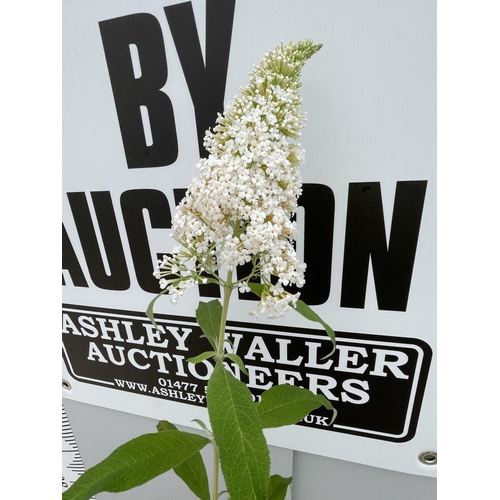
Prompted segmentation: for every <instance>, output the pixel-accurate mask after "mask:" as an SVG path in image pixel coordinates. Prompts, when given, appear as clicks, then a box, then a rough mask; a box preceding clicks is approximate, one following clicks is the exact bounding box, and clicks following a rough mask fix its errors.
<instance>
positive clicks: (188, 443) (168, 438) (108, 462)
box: [62, 430, 210, 500]
mask: <svg viewBox="0 0 500 500" xmlns="http://www.w3.org/2000/svg"><path fill="white" fill-rule="evenodd" d="M208 443H210V440H209V439H207V438H205V437H203V436H198V435H197V434H190V433H187V432H181V431H174V430H172V431H162V432H158V433H155V434H144V435H142V436H139V437H137V438H135V439H132V440H131V441H128V442H127V443H125V444H123V445H122V446H120V447H118V448H117V449H116V450H115V451H113V452H112V453H111V455H109V456H108V457H107V458H105V459H104V460H103V461H102V462H100V463H98V464H97V465H95V466H94V467H91V468H90V469H88V470H87V471H86V472H85V473H84V474H83V475H82V476H80V477H79V478H78V479H77V480H76V481H75V483H74V484H73V485H72V486H71V488H69V489H68V490H66V491H65V492H64V493H63V495H62V500H88V499H89V498H91V497H92V496H94V495H96V494H97V493H101V492H103V491H109V492H112V493H117V492H120V491H126V490H130V489H131V488H135V487H136V486H140V485H141V484H144V483H146V482H148V481H150V480H151V479H153V478H155V477H156V476H159V475H160V474H163V473H164V472H166V471H168V470H170V469H172V468H174V467H177V466H178V465H180V464H181V463H183V462H185V461H186V460H187V459H188V458H189V457H191V456H192V455H194V454H195V453H197V452H198V451H200V450H201V449H202V448H203V447H204V446H205V445H207V444H208Z"/></svg>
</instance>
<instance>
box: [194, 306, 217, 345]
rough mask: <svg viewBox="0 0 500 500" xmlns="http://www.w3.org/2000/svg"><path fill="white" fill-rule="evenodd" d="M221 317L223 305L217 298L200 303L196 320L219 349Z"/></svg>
mask: <svg viewBox="0 0 500 500" xmlns="http://www.w3.org/2000/svg"><path fill="white" fill-rule="evenodd" d="M221 318H222V305H221V303H220V302H219V301H218V300H217V299H214V300H211V301H210V302H200V303H199V305H198V309H196V321H197V322H198V324H199V325H200V327H201V329H202V330H203V333H204V334H205V337H207V339H208V340H209V342H210V344H212V347H213V348H214V349H217V342H218V340H219V330H220V322H221Z"/></svg>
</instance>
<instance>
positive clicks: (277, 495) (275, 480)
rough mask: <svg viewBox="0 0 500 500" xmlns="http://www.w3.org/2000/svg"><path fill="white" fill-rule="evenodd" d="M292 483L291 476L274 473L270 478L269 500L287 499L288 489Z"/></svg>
mask: <svg viewBox="0 0 500 500" xmlns="http://www.w3.org/2000/svg"><path fill="white" fill-rule="evenodd" d="M290 484H292V478H291V477H281V476H280V475H279V474H274V475H272V476H271V477H270V478H269V490H268V493H267V500H285V497H286V490H287V489H288V486H290Z"/></svg>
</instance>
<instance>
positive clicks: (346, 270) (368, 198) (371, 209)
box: [340, 181, 427, 311]
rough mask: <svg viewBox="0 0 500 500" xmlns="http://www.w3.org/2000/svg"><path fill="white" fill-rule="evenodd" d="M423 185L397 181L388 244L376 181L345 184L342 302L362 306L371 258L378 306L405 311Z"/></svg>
mask: <svg viewBox="0 0 500 500" xmlns="http://www.w3.org/2000/svg"><path fill="white" fill-rule="evenodd" d="M426 187H427V181H400V182H398V183H397V185H396V196H395V200H394V208H393V215H392V223H391V233H390V237H389V245H387V240H386V231H385V225H384V214H383V208H382V195H381V191H380V183H379V182H355V183H351V184H349V199H348V204H347V221H346V235H345V248H344V265H343V275H342V295H341V303H340V305H341V307H352V308H363V307H364V305H365V296H366V283H367V279H368V267H369V261H370V258H371V262H372V268H373V277H374V281H375V289H376V295H377V302H378V308H379V309H381V310H385V311H406V307H407V303H408V296H409V293H410V283H411V277H412V272H413V264H414V262H415V253H416V249H417V241H418V234H419V231H420V221H421V218H422V211H423V206H424V198H425V191H426Z"/></svg>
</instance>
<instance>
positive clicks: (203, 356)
mask: <svg viewBox="0 0 500 500" xmlns="http://www.w3.org/2000/svg"><path fill="white" fill-rule="evenodd" d="M216 354H217V353H216V352H215V351H206V352H202V353H201V354H198V356H193V357H192V358H187V359H186V361H187V362H188V363H194V364H196V363H201V362H202V361H205V360H206V359H208V358H213V357H214V356H215V355H216Z"/></svg>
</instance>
